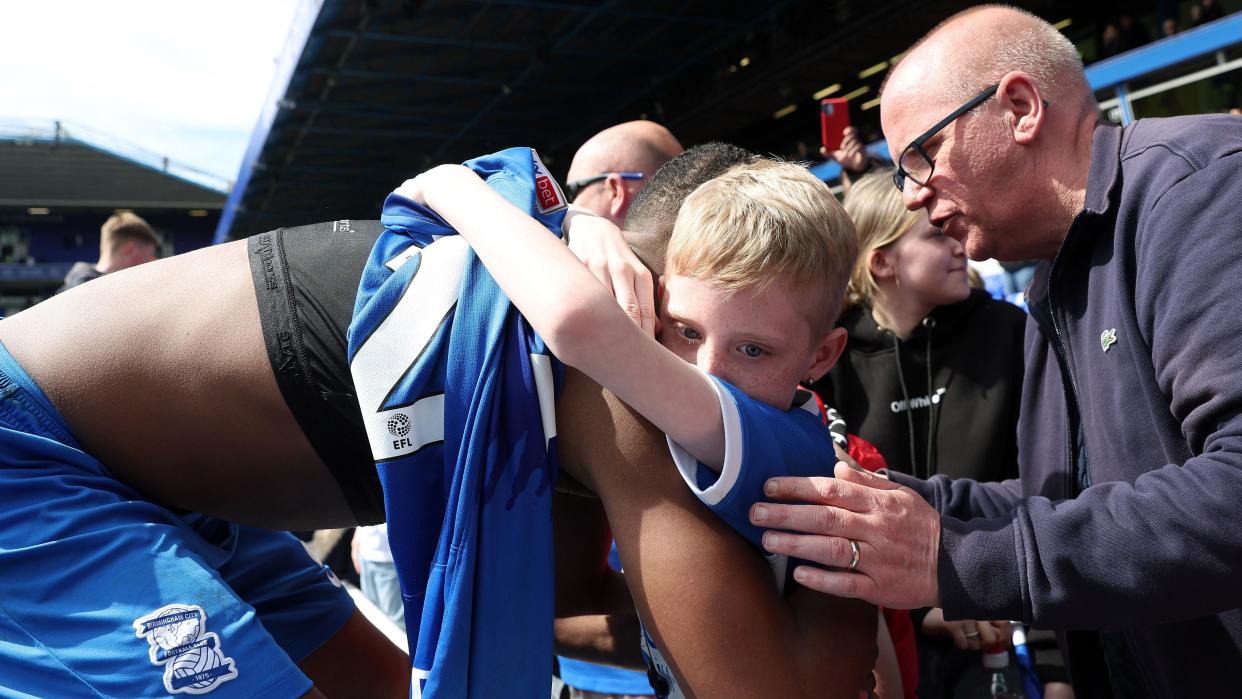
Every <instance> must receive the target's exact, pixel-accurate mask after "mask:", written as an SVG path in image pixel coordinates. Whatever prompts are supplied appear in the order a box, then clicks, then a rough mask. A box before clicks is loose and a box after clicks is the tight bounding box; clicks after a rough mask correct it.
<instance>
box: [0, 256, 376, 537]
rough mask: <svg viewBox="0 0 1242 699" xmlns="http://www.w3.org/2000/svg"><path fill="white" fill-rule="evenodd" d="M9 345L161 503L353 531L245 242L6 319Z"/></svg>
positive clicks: (3, 326) (131, 478)
mask: <svg viewBox="0 0 1242 699" xmlns="http://www.w3.org/2000/svg"><path fill="white" fill-rule="evenodd" d="M0 341H2V342H4V344H5V345H6V346H7V347H8V348H9V351H10V352H11V353H12V354H13V356H14V357H15V358H16V359H17V361H18V362H19V363H20V364H21V365H22V367H23V368H25V369H26V371H27V372H28V373H29V374H30V375H31V377H33V378H34V380H35V381H36V382H37V383H38V384H39V386H40V387H41V388H42V389H43V391H44V392H45V393H46V394H47V396H48V398H49V399H51V401H52V403H53V404H54V405H55V406H56V408H57V409H58V410H59V411H60V412H61V414H62V415H63V416H64V418H65V421H66V422H67V423H68V425H69V427H70V429H71V430H72V431H73V433H74V435H75V437H77V439H78V440H79V442H81V444H82V445H83V447H84V448H85V449H86V451H88V452H89V453H91V454H92V455H93V456H95V457H96V458H98V459H99V460H100V461H101V462H102V463H103V464H104V465H105V466H106V467H107V468H108V469H109V470H111V471H112V473H113V474H114V475H116V477H117V478H119V479H120V480H122V481H124V482H126V483H128V484H130V485H131V486H133V487H135V488H137V489H138V490H140V491H142V492H143V493H145V494H146V495H147V496H149V497H151V498H152V499H153V500H155V501H157V502H159V503H161V504H163V505H165V506H169V507H173V508H180V509H184V510H190V511H195V512H203V513H206V514H211V515H216V516H220V517H225V518H227V519H231V520H235V521H238V522H242V523H247V524H253V525H257V526H266V527H272V528H290V529H293V528H298V529H302V528H306V529H309V528H322V527H331V526H344V525H347V524H351V523H352V522H353V516H352V515H351V513H350V509H349V507H348V505H347V503H346V501H345V498H344V496H343V495H342V494H341V492H340V489H339V487H338V486H337V484H336V482H335V481H334V479H333V478H332V475H331V474H330V473H329V471H328V470H327V467H326V466H324V464H323V462H322V461H321V460H320V459H319V457H318V456H317V455H316V453H315V451H314V449H313V448H312V447H311V445H310V443H309V442H308V441H307V439H306V437H305V436H304V435H303V434H302V431H301V429H300V428H299V427H298V424H297V422H296V421H295V419H294V418H293V415H292V414H291V413H290V411H289V408H288V407H287V406H286V404H285V402H284V400H283V398H282V396H281V393H280V390H279V389H278V387H277V385H276V380H275V378H274V376H273V373H272V369H271V365H270V362H269V360H268V357H267V353H266V350H265V345H264V341H263V336H262V333H261V329H260V323H259V311H258V306H257V303H256V300H255V290H254V283H253V281H252V279H251V272H250V266H249V262H248V260H247V254H246V243H245V241H238V242H233V243H228V244H224V245H219V246H215V247H211V248H206V249H203V250H198V251H195V252H191V253H187V254H184V255H179V256H176V257H172V258H169V259H165V260H160V261H157V262H152V263H150V264H147V265H142V266H140V267H134V268H132V269H128V270H125V271H123V272H117V273H114V274H110V275H107V276H105V277H102V278H100V279H97V280H95V281H92V282H90V283H88V284H85V285H82V286H80V287H77V288H75V289H72V290H70V291H68V292H66V293H64V294H61V295H59V296H56V297H54V298H52V299H49V300H47V301H45V302H43V303H41V304H39V305H37V306H34V307H33V308H30V309H28V310H26V311H23V312H21V313H19V314H17V315H15V316H12V317H11V318H8V319H5V320H3V321H0Z"/></svg>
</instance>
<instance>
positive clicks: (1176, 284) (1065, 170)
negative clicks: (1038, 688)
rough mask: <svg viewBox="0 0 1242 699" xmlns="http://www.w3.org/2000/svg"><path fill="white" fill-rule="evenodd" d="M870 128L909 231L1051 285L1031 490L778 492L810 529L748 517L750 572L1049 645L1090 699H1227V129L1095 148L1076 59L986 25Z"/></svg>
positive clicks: (1234, 662) (1032, 330)
mask: <svg viewBox="0 0 1242 699" xmlns="http://www.w3.org/2000/svg"><path fill="white" fill-rule="evenodd" d="M880 108H881V121H882V123H883V127H884V134H885V136H886V137H887V140H888V143H889V146H890V149H891V150H892V155H893V157H894V160H896V161H897V162H898V163H899V165H900V170H899V171H898V174H897V177H896V178H895V182H894V183H895V184H896V185H897V186H898V187H899V188H900V189H901V190H902V194H903V197H904V202H905V205H906V207H907V208H909V209H912V210H916V209H926V210H927V213H928V217H929V219H930V220H931V222H932V224H934V225H936V226H938V227H940V228H941V229H942V230H943V231H944V232H945V234H947V235H949V236H951V237H953V238H954V239H956V240H958V241H960V242H961V243H962V244H963V246H964V247H965V249H966V253H967V254H968V255H969V256H970V257H971V258H974V259H985V258H988V257H994V258H996V259H999V260H1024V259H1040V260H1043V262H1042V263H1041V265H1040V268H1039V270H1038V271H1037V272H1036V275H1035V279H1034V281H1033V282H1032V284H1031V287H1030V289H1029V290H1028V291H1027V301H1028V304H1029V306H1030V308H1031V319H1030V321H1028V325H1027V332H1026V354H1025V357H1026V378H1025V381H1024V385H1023V396H1022V404H1021V417H1020V420H1019V424H1018V442H1019V448H1018V453H1019V472H1020V474H1021V477H1020V479H1019V480H1014V481H1006V482H1004V483H975V482H971V481H965V480H949V479H947V478H944V477H942V476H937V477H934V478H932V479H930V480H928V481H920V480H918V479H914V478H911V477H908V476H904V475H902V474H897V473H890V474H889V476H890V478H891V480H885V479H883V478H879V477H876V476H870V475H866V474H859V473H856V472H854V471H853V470H851V469H849V468H846V467H844V466H838V468H837V475H838V478H837V479H835V480H834V479H774V480H773V481H772V482H770V483H769V485H768V489H767V491H766V492H767V495H768V496H769V497H770V498H772V499H773V500H778V501H791V500H800V501H804V502H809V503H812V504H793V505H791V504H776V503H758V504H756V506H755V507H754V508H753V510H752V513H751V515H752V519H753V521H755V522H756V523H762V524H763V525H764V526H767V527H770V528H772V529H773V530H774V531H770V532H768V534H767V535H766V537H765V542H764V543H765V547H766V548H767V549H768V550H770V551H772V552H776V553H782V554H787V555H790V556H795V557H799V558H803V559H807V560H814V561H817V562H819V563H821V564H824V565H826V566H835V567H837V568H836V569H832V568H827V569H825V568H818V567H814V566H802V567H800V568H799V569H798V570H797V571H796V572H795V579H797V580H798V581H799V582H800V583H802V584H803V585H807V586H810V587H813V588H815V589H819V590H821V591H824V592H829V593H833V594H838V595H844V596H852V597H860V598H863V599H866V600H868V601H871V602H874V603H877V604H881V605H884V606H890V607H899V608H901V607H905V608H909V607H923V606H934V605H939V606H941V607H943V608H944V611H945V617H946V618H950V619H961V618H968V619H969V618H973V619H980V618H986V619H1019V620H1022V621H1026V622H1028V623H1032V624H1035V625H1037V626H1039V627H1041V628H1050V629H1056V630H1058V632H1059V635H1060V637H1061V641H1062V648H1063V649H1064V650H1065V652H1066V656H1067V660H1068V662H1069V670H1070V676H1071V679H1072V680H1073V683H1074V685H1075V689H1076V690H1077V692H1078V695H1079V696H1088V697H1107V696H1113V697H1170V698H1172V697H1185V696H1233V695H1236V694H1237V693H1238V687H1239V686H1242V573H1240V572H1239V571H1242V528H1239V527H1238V522H1239V517H1238V514H1237V513H1238V502H1239V501H1240V500H1242V409H1239V406H1242V353H1240V352H1238V351H1237V343H1238V338H1239V337H1242V314H1239V313H1238V311H1237V309H1238V306H1239V304H1240V303H1242V287H1239V285H1238V284H1237V283H1236V282H1235V281H1234V280H1235V279H1236V276H1237V270H1239V269H1242V219H1240V218H1239V217H1238V215H1237V202H1238V201H1242V120H1239V119H1238V118H1237V117H1236V116H1229V115H1201V116H1186V117H1175V118H1170V119H1143V120H1139V121H1137V122H1135V123H1133V124H1130V125H1128V126H1126V127H1124V128H1121V127H1117V126H1115V125H1113V124H1110V123H1101V122H1100V121H1099V116H1098V106H1097V105H1096V104H1095V100H1094V95H1093V92H1092V90H1091V88H1090V86H1089V85H1088V83H1087V81H1086V77H1085V74H1084V71H1083V68H1082V64H1081V61H1080V59H1079V58H1078V55H1077V52H1076V49H1075V48H1074V46H1073V44H1072V43H1070V42H1069V41H1068V40H1067V39H1066V38H1065V37H1064V36H1063V35H1061V34H1060V32H1058V31H1057V30H1056V29H1055V28H1054V27H1052V26H1051V25H1049V24H1048V23H1046V22H1044V21H1043V20H1041V19H1039V18H1037V17H1035V16H1033V15H1030V14H1028V13H1026V12H1024V11H1021V10H1017V9H1014V8H1008V7H1002V6H996V5H990V6H984V7H980V8H974V9H972V10H968V11H966V12H963V13H961V14H958V15H955V16H954V17H952V18H950V19H949V20H948V21H947V22H945V23H944V24H942V25H940V26H939V27H937V28H936V29H935V30H933V31H932V32H931V33H930V34H929V35H928V36H926V37H925V38H924V39H923V40H921V41H920V42H919V43H918V44H916V45H915V46H914V47H913V48H912V49H911V50H910V51H909V52H908V53H907V54H906V56H905V58H904V59H902V61H901V62H900V63H899V64H898V65H897V66H896V67H895V68H894V69H893V71H892V73H891V74H890V75H889V77H888V79H887V81H886V84H885V87H884V89H883V93H882V96H881V103H880ZM790 530H793V531H796V532H806V533H807V534H805V535H803V534H792V533H790ZM855 552H857V553H855ZM852 563H853V564H852ZM845 566H849V568H850V570H842V569H841V568H842V567H845Z"/></svg>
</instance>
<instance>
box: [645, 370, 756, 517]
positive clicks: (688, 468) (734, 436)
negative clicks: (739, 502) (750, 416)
mask: <svg viewBox="0 0 1242 699" xmlns="http://www.w3.org/2000/svg"><path fill="white" fill-rule="evenodd" d="M703 377H704V378H705V379H707V381H708V383H710V384H711V386H712V390H714V391H715V392H716V399H717V400H718V401H719V404H720V416H721V418H722V420H723V422H724V437H725V450H724V464H723V465H722V467H721V469H720V475H719V476H718V477H717V478H716V482H715V483H713V484H712V485H710V486H708V487H707V488H706V489H703V490H700V489H699V487H698V478H697V475H698V470H699V460H698V459H696V458H694V457H693V456H691V455H690V452H688V451H686V450H685V449H682V448H681V445H680V444H678V443H677V442H674V441H673V440H672V438H671V437H669V436H668V435H665V437H664V438H665V440H667V441H668V450H669V453H670V454H672V455H673V463H675V464H677V470H678V471H680V472H681V478H682V480H684V481H685V482H686V485H688V486H690V491H691V492H692V493H694V494H695V495H697V496H698V498H699V499H700V500H702V501H703V503H704V504H705V505H708V506H709V507H710V506H713V505H716V504H719V503H720V501H721V500H723V499H724V497H725V496H726V495H728V494H729V491H730V490H732V489H733V486H734V485H736V484H737V479H738V477H739V476H740V475H741V473H742V453H743V451H744V450H743V446H744V445H743V444H742V416H741V414H740V413H739V412H738V407H737V401H735V400H734V399H733V396H732V395H731V394H730V393H729V392H728V391H726V390H725V389H724V387H723V386H721V385H720V383H719V382H718V381H717V380H716V379H714V378H712V377H711V376H710V375H709V374H707V373H706V372H704V373H703Z"/></svg>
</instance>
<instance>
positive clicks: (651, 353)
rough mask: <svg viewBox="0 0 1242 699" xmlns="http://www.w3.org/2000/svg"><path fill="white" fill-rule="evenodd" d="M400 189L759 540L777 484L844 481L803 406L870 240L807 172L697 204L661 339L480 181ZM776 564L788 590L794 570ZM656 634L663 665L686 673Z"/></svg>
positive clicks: (677, 244) (712, 194) (603, 229)
mask: <svg viewBox="0 0 1242 699" xmlns="http://www.w3.org/2000/svg"><path fill="white" fill-rule="evenodd" d="M397 193H398V194H400V195H403V196H405V197H407V198H410V199H412V200H415V201H420V202H425V203H426V204H427V205H428V206H430V207H431V208H432V209H434V210H435V211H436V212H437V213H438V214H440V215H441V216H443V217H444V218H445V219H446V220H447V221H448V223H449V224H450V225H452V226H453V227H454V228H455V229H457V231H458V232H459V233H461V234H462V236H463V237H465V238H466V240H467V241H468V242H469V243H470V244H471V246H472V247H473V248H474V250H475V252H476V253H477V254H478V255H479V258H480V259H481V260H482V261H483V263H484V264H485V265H486V266H487V267H488V269H489V271H490V272H491V273H492V275H493V276H494V277H495V278H496V280H497V282H498V283H499V284H500V286H501V288H502V289H503V290H504V291H505V292H506V293H507V294H508V295H509V297H510V298H511V299H512V300H513V302H514V304H515V305H516V306H517V307H518V309H519V310H521V311H522V313H523V315H524V316H525V317H526V319H527V321H529V322H530V324H531V326H532V327H534V329H535V330H536V331H537V332H539V334H540V335H541V336H542V337H543V339H544V340H545V342H546V343H547V345H548V347H549V348H550V349H551V351H552V352H553V354H555V355H556V356H557V358H559V359H560V360H561V361H563V362H564V363H565V364H567V365H569V366H573V367H576V368H578V369H579V370H581V371H582V372H583V373H585V374H586V375H588V376H589V377H591V378H592V379H594V380H595V381H597V382H598V383H600V384H601V385H603V386H604V387H605V388H608V389H610V390H611V391H612V392H613V393H615V394H616V395H617V396H618V397H620V398H621V399H622V400H623V401H625V402H626V403H628V404H629V405H630V406H632V407H633V408H634V409H635V410H637V411H638V412H639V413H641V414H642V415H644V416H645V417H646V418H647V419H649V420H650V421H651V422H652V423H654V424H655V425H656V427H658V428H659V429H660V430H662V431H663V432H664V433H665V434H666V435H667V437H668V442H669V446H670V449H671V451H672V453H673V456H674V460H675V462H676V464H677V467H678V469H679V471H680V473H681V475H682V477H683V479H684V480H685V481H686V483H687V484H688V485H689V486H690V488H691V490H692V491H694V493H695V494H696V495H697V496H698V497H699V499H700V500H702V501H703V502H704V503H705V504H706V505H707V506H708V507H709V508H711V509H712V510H713V511H714V512H715V513H716V514H717V515H719V516H720V517H721V518H722V519H724V520H725V521H726V522H727V523H728V524H729V525H730V526H731V527H733V528H734V529H735V530H737V531H738V532H739V533H741V534H742V535H743V536H744V537H745V538H747V539H748V540H749V541H751V542H752V543H754V544H756V545H758V543H759V536H760V534H761V531H760V530H759V529H757V528H755V527H754V526H753V525H751V524H750V523H749V522H748V521H747V509H748V507H749V505H750V503H752V502H754V501H755V500H757V499H759V496H760V495H761V493H762V490H761V489H762V484H763V482H764V481H765V480H766V478H768V477H769V476H772V475H776V474H806V475H809V474H820V475H827V474H829V473H831V471H832V466H833V464H834V462H835V461H836V458H835V456H834V455H833V449H832V444H831V440H830V438H829V436H828V433H827V430H826V429H825V428H824V426H823V424H822V422H821V421H820V417H819V415H818V412H817V411H815V410H814V408H811V409H810V410H804V409H802V408H801V406H798V407H794V408H791V407H790V406H791V405H792V404H793V402H794V400H795V394H796V392H797V386H798V383H799V382H800V381H803V380H805V379H814V378H818V377H819V376H820V375H822V374H823V373H824V372H826V371H827V370H828V369H829V368H830V367H831V366H832V364H833V362H835V361H836V359H837V357H838V356H839V355H840V352H841V350H842V348H843V346H844V342H845V333H844V331H843V330H841V329H836V328H833V321H834V320H835V318H836V311H837V309H838V308H839V307H840V304H841V298H842V294H843V293H844V289H845V284H846V280H847V279H848V276H849V272H850V269H851V268H852V265H853V262H854V257H855V254H856V242H855V235H854V231H853V226H852V224H851V223H850V221H849V219H848V218H847V217H846V215H845V214H844V212H843V211H842V209H841V207H840V205H839V204H838V203H837V202H836V200H835V198H834V197H833V196H832V194H831V192H829V191H828V189H827V187H825V186H824V185H823V183H822V182H819V181H818V180H817V179H815V178H814V177H813V176H811V175H810V174H809V173H808V172H807V171H806V170H805V169H804V168H801V167H799V166H797V165H792V164H786V163H777V162H772V161H761V162H758V163H754V164H750V165H743V166H739V167H738V168H735V169H734V170H731V171H729V172H728V173H726V174H725V175H722V176H721V177H719V178H717V179H715V180H713V181H711V182H708V183H707V184H705V185H703V186H702V187H700V188H699V189H698V190H696V191H695V192H694V194H692V195H691V196H690V197H689V198H688V199H687V200H686V203H685V205H684V206H683V208H682V210H681V212H680V214H679V215H678V219H677V223H676V226H675V227H674V232H673V237H672V241H671V242H670V246H669V255H668V263H667V266H666V269H665V274H664V275H663V277H662V278H661V284H660V286H661V288H662V290H663V293H662V294H661V299H660V304H659V313H658V315H659V321H660V326H661V329H662V330H661V332H660V334H659V339H658V340H656V339H655V338H653V337H652V336H651V335H649V334H647V333H646V332H644V331H643V329H642V328H641V326H640V325H638V324H635V323H634V322H632V321H631V319H630V317H629V316H627V315H626V312H625V311H624V310H623V309H621V308H620V307H619V306H618V305H617V303H616V301H615V300H614V298H613V294H612V293H611V292H610V291H609V290H608V289H606V288H605V287H604V286H602V285H601V284H600V283H599V282H598V281H596V279H595V277H593V276H592V275H591V273H590V272H589V271H588V270H587V269H586V268H585V267H584V266H583V265H582V264H581V263H580V262H579V261H578V260H577V258H575V257H574V255H573V253H571V252H570V251H569V250H568V249H567V248H566V247H565V246H564V245H563V244H562V243H561V241H559V240H558V239H556V238H555V237H553V236H552V235H550V234H549V233H548V232H547V231H546V229H544V228H543V227H542V226H541V225H539V224H538V223H535V222H534V221H532V220H531V219H529V218H528V217H527V216H526V215H525V214H523V213H522V212H520V211H518V210H517V209H516V208H514V207H512V206H511V205H509V204H508V203H507V202H505V201H504V200H503V199H501V198H500V197H499V196H498V195H496V194H494V193H493V192H492V191H491V190H489V189H488V188H487V187H486V186H485V185H484V184H483V182H482V181H481V180H479V178H478V177H477V176H476V175H474V174H473V173H472V172H470V171H468V170H466V169H464V168H461V167H459V166H443V167H440V168H435V169H433V170H431V171H428V172H427V173H424V174H423V175H420V176H419V177H418V178H416V179H414V180H411V181H409V182H407V183H406V184H405V185H403V186H402V187H401V188H400V189H398V191H397ZM572 225H573V227H574V232H573V235H584V234H592V235H614V236H615V235H618V232H617V231H616V228H615V227H614V226H611V224H607V223H606V222H602V221H601V220H599V219H590V218H577V219H575V220H574V223H573V224H572ZM661 345H662V346H661ZM588 485H590V484H589V483H588ZM622 556H623V560H624V558H625V552H624V551H623V552H622ZM774 567H775V568H776V569H777V572H778V582H779V583H782V584H783V583H784V562H783V561H775V562H774ZM654 636H655V638H648V639H647V641H648V643H649V646H650V647H649V655H650V656H651V660H652V664H653V665H654V666H655V667H656V669H657V670H659V671H661V674H663V675H664V676H665V677H666V678H668V679H670V680H671V678H672V673H671V672H670V671H669V668H668V666H667V665H666V663H665V662H664V660H663V659H662V658H661V657H660V656H659V652H658V648H656V647H655V646H656V645H657V644H658V642H659V638H658V637H659V633H658V631H657V632H656V633H655V634H654Z"/></svg>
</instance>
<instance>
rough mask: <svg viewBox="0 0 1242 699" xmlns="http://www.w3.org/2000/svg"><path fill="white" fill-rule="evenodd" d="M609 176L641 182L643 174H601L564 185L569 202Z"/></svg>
mask: <svg viewBox="0 0 1242 699" xmlns="http://www.w3.org/2000/svg"><path fill="white" fill-rule="evenodd" d="M609 175H616V176H618V177H620V178H621V179H623V180H641V179H642V178H643V173H641V172H601V173H599V174H598V175H595V176H594V177H584V178H582V179H580V180H574V181H573V182H566V183H565V192H566V193H567V194H569V200H570V201H573V200H574V199H576V198H578V192H581V191H582V190H584V189H586V188H587V187H590V186H591V185H593V184H595V183H596V182H603V181H604V180H606V179H608V176H609Z"/></svg>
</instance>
